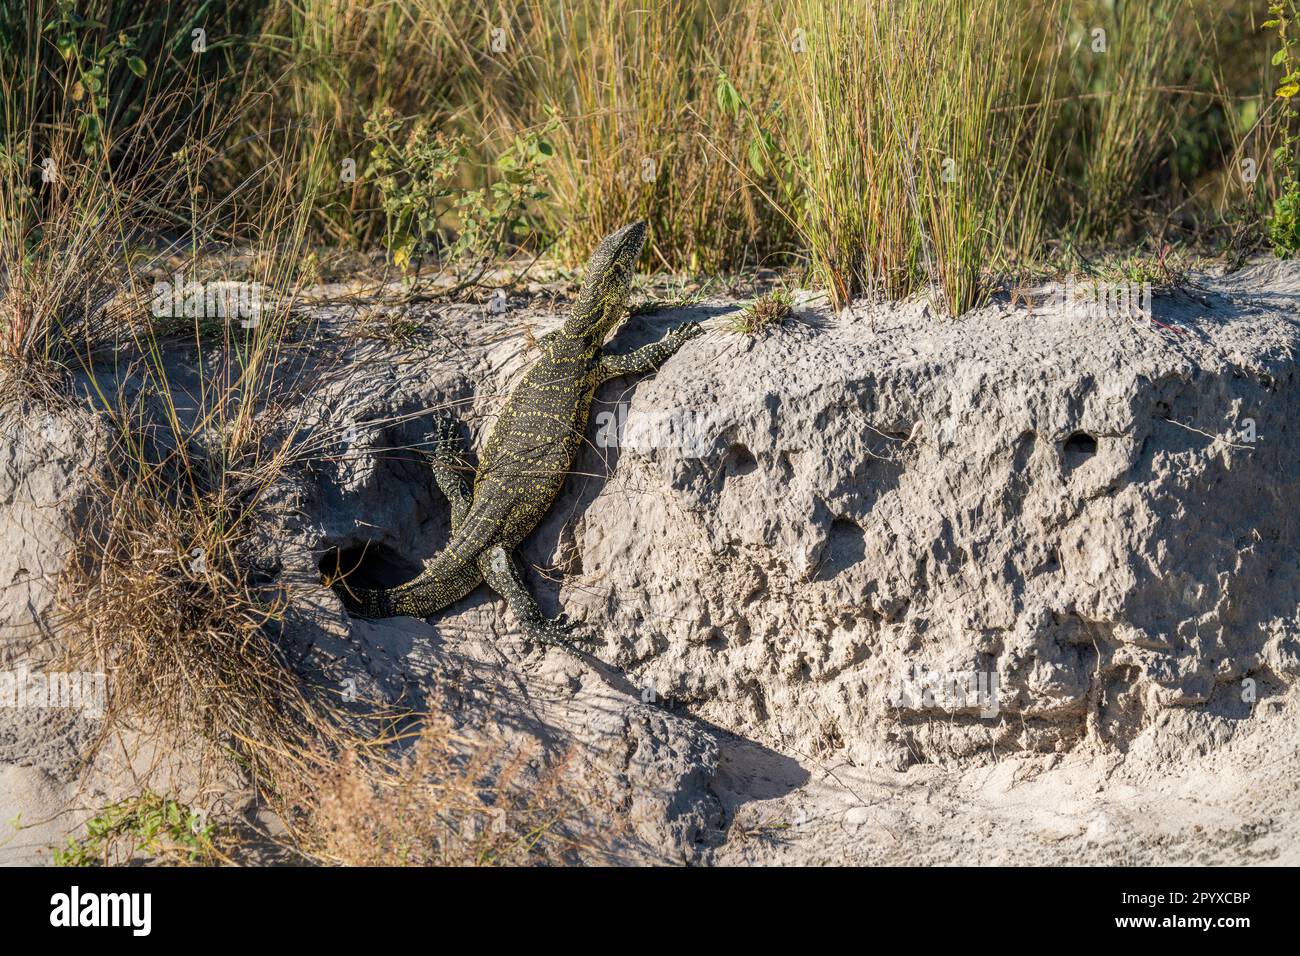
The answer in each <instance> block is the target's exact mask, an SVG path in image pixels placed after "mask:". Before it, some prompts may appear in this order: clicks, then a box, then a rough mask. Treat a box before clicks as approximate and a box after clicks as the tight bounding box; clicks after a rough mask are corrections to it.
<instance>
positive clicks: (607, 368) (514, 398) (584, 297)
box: [334, 222, 702, 644]
mask: <svg viewBox="0 0 1300 956" xmlns="http://www.w3.org/2000/svg"><path fill="white" fill-rule="evenodd" d="M645 232H646V230H645V224H644V223H640V222H637V223H633V224H632V225H630V226H625V227H623V228H622V229H620V230H618V231H617V232H614V233H611V234H610V235H608V236H606V237H605V239H604V240H603V241H602V242H601V244H600V246H599V248H597V250H596V251H595V253H593V255H592V257H591V260H590V261H589V262H588V264H587V271H586V275H585V276H584V278H583V283H582V290H581V291H580V292H579V293H578V301H577V303H576V304H575V305H574V307H573V311H572V312H571V313H570V315H569V318H568V319H567V320H566V321H565V323H564V327H563V328H561V329H559V330H557V331H555V332H551V333H550V334H548V335H546V336H545V337H543V338H542V340H541V341H540V343H539V345H540V347H541V351H542V356H541V358H539V359H538V360H537V362H536V363H535V364H534V365H533V366H532V367H531V368H529V370H528V372H527V373H526V374H525V375H524V378H523V381H521V382H520V383H519V385H518V386H517V387H516V388H515V390H514V391H513V392H512V393H511V395H510V398H509V400H508V401H507V402H506V405H505V408H504V409H503V410H502V412H501V415H500V417H499V418H498V419H497V422H496V426H495V428H494V429H493V431H492V435H491V437H490V438H489V439H488V442H487V447H486V448H485V449H484V451H483V456H482V459H481V461H480V463H479V470H478V475H477V477H476V479H475V481H474V490H473V494H472V496H471V495H470V494H469V493H468V492H467V490H466V488H465V485H464V482H463V480H462V479H461V477H460V474H459V472H458V471H456V469H455V468H454V467H453V463H454V461H455V460H456V457H457V455H456V454H455V451H456V450H455V448H454V443H453V442H452V441H451V440H450V439H449V438H448V435H447V432H446V431H445V430H444V432H443V434H442V435H441V436H440V439H439V442H438V444H437V447H436V449H435V452H434V455H433V472H434V479H435V480H436V481H437V483H438V487H439V488H440V489H441V490H442V492H443V494H444V496H445V497H446V498H447V500H448V501H449V502H450V503H451V509H452V537H451V541H450V542H449V543H448V545H447V547H446V548H444V549H443V550H442V551H440V552H439V553H438V554H437V555H435V556H434V557H433V558H431V559H430V560H429V561H427V562H425V567H424V570H423V571H422V572H421V573H420V575H419V576H418V577H416V578H415V579H413V580H411V581H408V582H406V583H405V584H401V585H398V586H397V587H395V588H389V589H386V590H372V589H367V588H353V587H349V586H347V584H346V582H343V581H338V582H335V583H334V586H335V587H336V588H337V589H338V591H339V593H340V594H341V595H342V596H343V599H344V602H345V603H346V604H347V606H348V608H349V609H350V610H352V611H353V612H354V613H357V614H359V615H361V616H363V617H390V616H393V615H398V614H406V615H410V616H412V617H428V616H429V615H431V614H433V613H434V612H436V611H439V610H441V609H442V608H444V607H446V606H447V605H449V604H451V603H452V602H454V601H457V600H459V599H460V598H462V597H464V596H465V595H466V594H468V593H469V592H470V591H472V590H473V589H474V588H475V587H477V586H478V584H479V582H481V581H486V582H487V583H488V585H489V586H490V587H491V588H492V589H493V590H495V591H497V592H498V593H499V594H501V595H502V596H503V597H504V598H505V599H506V601H507V603H508V604H509V605H510V609H511V611H512V612H513V613H514V614H515V617H516V618H518V619H519V622H520V624H521V626H522V627H523V630H524V633H525V634H526V635H528V636H529V637H530V638H532V639H533V640H536V641H540V642H542V643H548V644H567V643H569V641H568V636H569V635H570V633H571V631H572V629H573V626H572V625H571V624H570V623H569V622H568V621H566V620H565V619H564V618H563V617H562V616H561V617H560V618H555V619H547V618H546V617H544V616H543V615H542V613H541V611H540V610H539V609H538V607H537V603H536V602H535V601H534V600H533V598H532V596H531V595H530V594H529V593H528V590H527V588H525V587H524V585H523V582H522V580H521V578H520V576H519V574H518V572H517V570H516V569H515V568H514V566H513V563H512V561H511V552H512V551H513V550H514V549H515V548H516V547H518V545H519V544H520V543H521V542H522V541H523V540H524V538H526V537H527V536H528V535H529V534H531V533H532V531H533V529H534V528H536V527H537V525H538V523H539V522H540V521H541V520H542V518H543V517H545V516H546V513H547V511H548V510H550V507H551V505H552V504H553V503H554V501H555V499H556V498H557V497H558V496H559V493H560V489H561V488H562V487H563V485H564V479H565V477H566V475H567V474H568V472H569V469H570V468H571V467H572V466H573V461H574V459H575V458H576V457H577V454H578V449H579V448H580V446H581V445H582V440H583V434H584V433H585V431H586V427H587V415H588V412H589V410H590V408H591V400H592V396H593V395H594V394H595V392H596V388H597V386H599V385H600V384H601V383H602V382H605V381H608V380H609V379H611V378H618V377H619V376H622V375H631V374H637V373H640V372H649V371H653V370H654V369H655V368H658V366H659V365H660V364H661V363H662V362H663V361H664V360H665V359H667V358H668V356H670V355H672V354H673V353H674V352H676V351H677V349H678V348H680V347H681V346H682V344H683V343H684V342H686V341H687V340H689V339H691V338H694V337H695V336H696V335H699V334H700V332H701V331H702V330H701V329H700V327H699V325H698V324H697V323H694V322H690V323H687V324H686V325H684V326H681V327H680V328H678V329H676V330H675V331H673V332H671V333H670V334H669V335H668V336H666V337H665V338H664V339H662V340H660V341H659V342H656V343H654V344H652V345H648V346H646V347H644V348H642V349H638V350H637V351H636V352H633V353H631V354H630V355H621V356H602V355H601V348H602V346H603V344H604V342H605V339H606V338H607V337H608V336H609V334H610V332H612V331H613V329H614V327H615V326H616V325H618V323H619V322H620V321H622V319H623V315H624V313H625V310H626V308H627V297H628V291H629V289H630V288H631V283H632V274H633V270H634V267H635V263H636V259H637V256H638V255H639V254H640V252H641V246H642V245H643V244H644V242H645Z"/></svg>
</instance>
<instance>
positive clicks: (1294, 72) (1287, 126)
mask: <svg viewBox="0 0 1300 956" xmlns="http://www.w3.org/2000/svg"><path fill="white" fill-rule="evenodd" d="M1268 11H1269V13H1271V14H1272V15H1273V19H1271V20H1268V21H1266V22H1265V23H1264V25H1263V26H1264V29H1274V30H1277V35H1278V41H1279V43H1280V46H1279V47H1278V50H1277V52H1276V53H1274V54H1273V65H1274V66H1280V67H1281V68H1282V71H1283V75H1282V79H1281V80H1279V81H1278V87H1277V89H1276V90H1275V91H1274V94H1273V95H1274V96H1276V97H1277V98H1278V99H1280V100H1281V101H1282V109H1283V118H1282V141H1281V145H1279V146H1278V147H1277V149H1275V150H1274V151H1273V162H1274V164H1275V165H1276V166H1278V167H1281V168H1284V169H1285V170H1286V175H1285V177H1284V178H1283V180H1282V184H1281V186H1280V188H1279V190H1278V196H1277V198H1276V199H1275V200H1274V201H1273V215H1272V216H1270V217H1269V218H1268V238H1269V241H1270V242H1272V244H1273V251H1274V252H1275V253H1276V254H1277V255H1279V256H1292V255H1295V254H1296V253H1297V252H1300V182H1297V180H1296V163H1297V159H1300V134H1297V133H1296V129H1295V114H1296V106H1295V103H1296V94H1298V93H1300V37H1296V36H1295V34H1294V32H1293V31H1294V29H1295V26H1296V19H1297V10H1296V4H1295V0H1288V2H1287V3H1272V4H1270V5H1269V8H1268Z"/></svg>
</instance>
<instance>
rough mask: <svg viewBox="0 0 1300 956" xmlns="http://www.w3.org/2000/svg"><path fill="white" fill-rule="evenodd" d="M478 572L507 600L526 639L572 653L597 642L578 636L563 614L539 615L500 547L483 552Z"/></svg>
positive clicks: (540, 610) (511, 563)
mask: <svg viewBox="0 0 1300 956" xmlns="http://www.w3.org/2000/svg"><path fill="white" fill-rule="evenodd" d="M479 570H480V571H482V572H483V579H484V580H485V581H486V582H487V585H488V587H490V588H491V589H492V590H493V591H496V592H497V593H498V594H500V595H501V596H502V597H503V598H505V599H506V603H507V604H508V605H510V611H511V613H512V614H514V616H515V618H516V619H517V620H518V621H519V626H520V627H521V628H522V629H523V632H524V635H525V636H526V637H528V639H529V640H532V641H536V642H537V643H539V644H554V645H555V646H557V647H563V648H566V649H567V650H574V649H575V647H574V645H576V644H595V643H598V641H597V639H596V638H595V637H594V636H593V635H590V634H581V633H579V632H578V628H579V625H578V624H577V622H575V621H570V620H569V619H568V618H567V617H565V616H564V615H563V614H560V615H558V616H557V617H547V616H546V615H544V614H543V613H542V609H541V608H539V607H538V606H537V602H536V601H535V600H533V596H532V595H531V594H529V593H528V588H527V587H526V586H525V585H524V582H523V578H522V577H520V575H519V571H518V570H517V569H516V568H515V565H514V562H513V561H512V560H510V554H509V552H507V551H506V549H505V548H504V547H502V546H501V545H496V546H495V547H492V548H489V549H488V550H487V551H485V552H483V556H482V557H480V558H479Z"/></svg>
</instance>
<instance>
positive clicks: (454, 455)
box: [426, 415, 461, 466]
mask: <svg viewBox="0 0 1300 956" xmlns="http://www.w3.org/2000/svg"><path fill="white" fill-rule="evenodd" d="M426 454H428V455H429V456H430V457H431V458H433V459H434V460H435V461H440V462H442V463H443V464H447V465H453V466H455V465H459V464H461V460H460V456H461V441H460V436H459V435H457V434H456V419H454V418H452V417H451V416H450V415H443V416H441V417H440V418H439V419H438V422H437V424H436V425H434V426H433V437H432V438H431V439H430V441H429V449H428V451H427V453H426Z"/></svg>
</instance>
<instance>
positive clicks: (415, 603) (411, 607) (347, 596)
mask: <svg viewBox="0 0 1300 956" xmlns="http://www.w3.org/2000/svg"><path fill="white" fill-rule="evenodd" d="M475 557H477V556H475ZM482 580H483V576H482V574H481V573H480V572H479V569H478V564H477V562H476V561H475V560H474V559H473V558H471V559H469V560H467V559H466V558H465V557H464V556H463V555H461V554H458V553H457V551H456V550H454V549H453V548H451V547H447V548H444V549H443V550H441V551H439V552H438V553H437V554H435V555H434V556H433V557H432V558H430V559H429V560H428V561H426V562H425V563H424V570H423V571H421V572H420V573H419V575H418V576H416V577H414V578H412V579H411V580H410V581H407V582H406V583H404V584H399V585H397V587H393V588H363V587H357V586H355V585H352V584H349V583H348V581H347V579H346V577H341V578H337V579H335V580H334V581H332V582H330V586H331V587H332V588H333V589H334V590H335V591H336V592H337V593H338V595H339V597H341V598H342V599H343V604H344V605H345V606H346V607H347V609H348V611H349V612H350V613H352V614H355V615H357V616H358V617H395V616H397V615H399V614H406V615H409V616H411V617H428V616H429V615H430V614H433V613H434V612H436V611H440V610H442V609H443V608H444V607H446V606H447V605H448V604H451V603H452V602H454V601H458V600H460V599H461V598H462V597H464V596H465V595H466V594H468V593H469V592H470V591H472V590H474V588H475V587H477V586H478V583H479V582H480V581H482Z"/></svg>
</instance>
